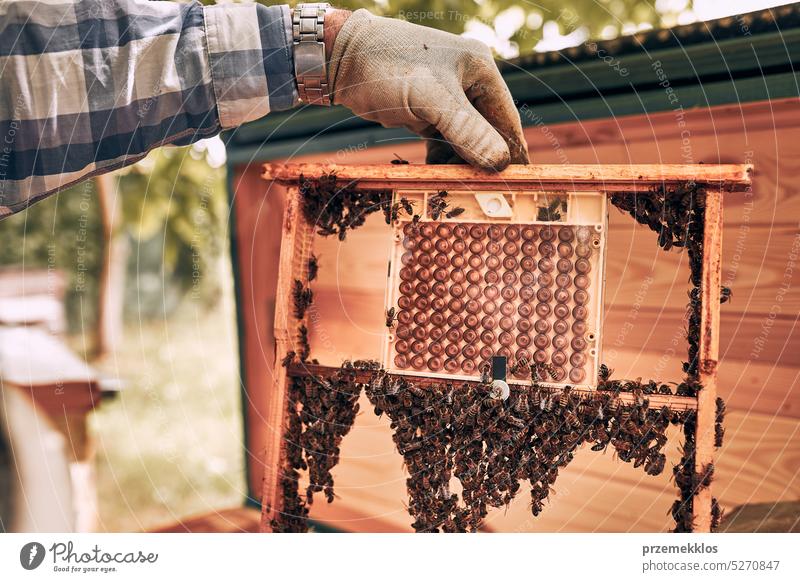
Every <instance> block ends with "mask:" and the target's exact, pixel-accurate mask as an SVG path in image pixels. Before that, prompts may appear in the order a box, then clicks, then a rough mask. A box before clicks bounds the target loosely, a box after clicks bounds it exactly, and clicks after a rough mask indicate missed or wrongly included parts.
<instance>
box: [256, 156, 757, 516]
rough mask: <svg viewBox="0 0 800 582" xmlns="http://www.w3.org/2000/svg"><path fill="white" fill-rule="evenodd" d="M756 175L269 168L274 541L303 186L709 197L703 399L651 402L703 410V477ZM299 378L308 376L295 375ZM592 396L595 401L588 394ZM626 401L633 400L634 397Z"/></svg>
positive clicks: (304, 265)
mask: <svg viewBox="0 0 800 582" xmlns="http://www.w3.org/2000/svg"><path fill="white" fill-rule="evenodd" d="M751 171H752V167H751V166H749V165H733V164H729V165H668V164H660V165H527V166H522V165H520V166H511V167H509V168H507V169H506V170H505V171H503V172H500V173H487V172H483V171H480V170H476V169H473V168H470V167H468V166H427V165H390V164H387V165H371V166H338V165H335V164H312V163H308V164H285V165H284V164H266V165H265V167H264V172H263V178H264V179H265V180H267V181H270V182H277V183H279V184H281V185H284V186H286V187H287V200H286V206H285V213H284V216H283V226H282V229H283V230H282V234H283V239H282V242H281V249H280V264H279V271H278V280H277V293H276V306H275V321H274V338H275V346H274V347H275V360H274V361H275V362H276V368H275V373H274V375H273V383H272V390H270V392H269V395H268V402H267V406H266V411H267V414H266V415H265V418H264V419H263V420H265V421H266V422H268V423H270V426H272V427H275V430H272V431H271V432H270V434H269V436H268V439H267V442H266V444H265V453H264V469H265V471H264V480H263V490H262V500H261V501H262V509H263V511H262V523H261V529H262V531H271V522H272V519H273V517H274V516H275V515H277V514H278V513H279V512H280V511H281V507H282V501H283V500H282V488H281V476H282V471H283V468H284V460H285V453H286V450H285V444H284V442H283V433H284V429H285V417H286V407H287V393H288V386H287V380H288V377H289V372H290V371H291V370H287V368H285V367H283V366H280V362H282V361H283V360H284V358H286V356H287V354H288V353H289V352H290V350H292V349H295V346H296V345H297V340H298V339H299V337H298V330H300V329H301V328H302V327H303V326H306V325H307V322H306V321H305V319H306V318H307V315H306V316H304V318H302V319H299V320H298V319H297V318H296V317H295V314H294V305H293V301H292V287H293V285H294V284H295V281H301V282H302V284H303V285H304V286H307V285H308V282H309V281H308V258H309V257H310V256H311V252H312V246H313V238H314V231H313V228H312V227H311V225H309V224H308V223H306V221H305V218H304V216H303V213H302V212H301V199H300V189H299V184H300V180H301V179H310V180H314V179H316V178H317V177H319V176H322V175H325V174H330V173H335V174H336V175H337V177H338V179H339V181H340V182H341V183H344V184H347V183H352V182H357V183H358V187H359V188H363V189H365V190H378V189H389V190H397V189H406V190H407V189H420V190H422V189H429V190H434V189H435V190H459V189H462V190H463V189H469V190H503V189H505V190H507V189H515V190H536V191H570V192H575V191H599V192H604V193H606V194H607V195H611V194H613V193H619V192H632V193H637V194H638V195H648V193H651V192H652V191H653V190H654V189H655V188H657V187H670V186H678V185H682V184H686V183H694V184H696V185H698V186H699V187H702V188H703V189H704V190H705V192H706V199H705V224H704V228H703V236H704V238H703V249H704V252H703V264H702V284H701V291H700V302H701V304H700V311H701V318H700V338H699V339H700V342H699V355H698V358H699V361H698V371H699V381H700V384H701V385H702V389H701V390H700V391H699V393H698V396H697V397H690V396H664V395H652V396H650V401H651V404H652V405H654V406H662V405H666V406H669V407H671V408H673V409H676V410H686V409H696V410H697V421H696V452H695V467H703V466H705V465H707V464H708V463H711V462H713V459H714V449H715V447H714V425H715V418H716V397H717V365H718V360H719V326H720V285H721V249H722V194H723V192H726V193H727V192H739V191H744V190H746V189H747V188H749V187H750V183H751V177H750V174H751ZM303 370H304V372H302V373H306V374H308V373H313V374H320V375H323V376H324V375H325V374H330V373H332V372H333V369H332V368H326V367H324V366H314V365H304V366H303ZM296 371H298V372H299V370H296ZM583 392H585V393H593V391H591V390H584V391H583ZM620 398H621V399H622V400H626V399H629V398H631V396H630V395H626V394H625V393H623V394H621V395H620ZM692 507H693V525H694V531H695V532H709V531H710V530H711V510H712V497H711V489H710V487H706V488H703V489H701V490H699V491H698V492H697V493H696V494H695V496H694V499H693V505H692Z"/></svg>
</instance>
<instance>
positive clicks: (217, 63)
mask: <svg viewBox="0 0 800 582" xmlns="http://www.w3.org/2000/svg"><path fill="white" fill-rule="evenodd" d="M297 103H298V97H297V88H296V85H295V80H294V64H293V57H292V34H291V17H290V12H289V8H288V7H287V6H269V7H267V6H262V5H259V4H223V5H218V6H207V7H203V6H202V5H201V4H199V3H197V2H194V3H191V4H184V3H177V2H166V1H157V2H148V1H145V0H72V1H70V0H17V1H14V2H2V1H0V218H2V217H3V216H7V215H9V214H13V213H15V212H18V211H20V210H23V209H25V208H27V207H28V206H30V205H31V204H32V203H34V202H36V201H37V200H39V199H41V198H43V197H45V196H47V195H49V194H52V193H54V192H57V191H59V190H61V189H63V188H66V187H67V186H70V185H72V184H74V183H76V182H78V181H80V180H83V179H85V178H88V177H90V176H93V175H96V174H101V173H104V172H107V171H110V170H113V169H116V168H120V167H122V166H125V165H128V164H132V163H134V162H136V161H138V160H140V159H141V158H143V157H144V156H145V155H146V154H147V152H149V151H150V150H151V149H153V148H155V147H157V146H161V145H164V144H179V145H185V144H189V143H192V142H194V141H196V140H199V139H202V138H206V137H209V136H212V135H214V134H216V133H218V132H219V131H221V130H222V129H227V128H231V127H236V126H238V125H240V124H242V123H244V122H246V121H250V120H253V119H257V118H259V117H262V116H264V115H266V114H267V113H269V112H270V111H273V110H281V109H289V108H291V107H293V106H294V105H296V104H297Z"/></svg>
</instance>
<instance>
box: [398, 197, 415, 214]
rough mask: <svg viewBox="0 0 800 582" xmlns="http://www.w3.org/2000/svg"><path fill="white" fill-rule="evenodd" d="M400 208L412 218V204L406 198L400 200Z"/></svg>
mask: <svg viewBox="0 0 800 582" xmlns="http://www.w3.org/2000/svg"><path fill="white" fill-rule="evenodd" d="M400 206H402V207H403V210H405V211H406V214H408V215H409V216H412V215H413V214H414V203H413V202H411V201H410V200H409V199H408V198H400Z"/></svg>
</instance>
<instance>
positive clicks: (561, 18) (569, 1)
mask: <svg viewBox="0 0 800 582" xmlns="http://www.w3.org/2000/svg"><path fill="white" fill-rule="evenodd" d="M261 3H262V4H276V3H277V2H270V1H261ZM290 4H292V5H294V4H297V2H296V1H292V2H290ZM333 4H334V5H335V6H337V7H340V8H348V9H351V10H355V9H358V8H367V9H369V10H370V11H371V12H373V13H375V14H380V15H382V16H391V17H395V18H403V19H405V20H408V21H409V22H414V23H415V24H423V25H425V26H430V27H433V28H438V29H441V30H446V31H448V32H452V33H455V34H460V33H462V32H464V30H465V27H466V26H467V23H468V22H470V21H473V22H475V21H476V22H480V23H483V24H485V25H487V26H489V27H494V26H495V24H496V22H497V21H496V18H497V16H498V15H499V14H501V13H503V12H504V11H507V10H509V9H513V10H514V11H515V12H517V13H520V12H521V13H522V15H523V18H521V19H520V18H517V20H519V21H520V22H521V26H520V27H519V28H518V29H517V30H516V31H515V32H514V33H513V34H512V35H511V36H510V40H511V41H512V42H514V43H516V44H517V45H518V47H519V52H520V54H525V53H529V52H531V51H532V50H533V47H534V46H536V43H537V42H539V40H541V39H542V27H543V24H544V23H545V22H547V21H554V22H556V23H558V25H559V32H560V33H561V34H569V33H570V32H573V31H575V30H576V29H578V28H580V27H585V28H586V29H587V30H588V33H589V37H590V38H598V37H600V35H601V32H603V33H605V34H607V33H608V31H607V30H606V31H604V29H605V28H606V27H609V26H611V27H613V28H614V29H616V31H617V34H619V33H620V32H621V30H622V26H623V25H624V24H626V23H632V24H635V25H638V24H651V25H653V26H655V27H657V26H659V25H661V24H662V22H661V15H660V14H659V13H658V12H657V11H656V9H655V6H654V2H652V1H648V0H537V2H521V1H520V0H483V1H481V2H477V1H475V0H387V1H386V2H375V1H371V0H337V1H334V2H333ZM690 5H691V3H690ZM512 20H514V19H512Z"/></svg>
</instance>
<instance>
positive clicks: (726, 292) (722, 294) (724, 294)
mask: <svg viewBox="0 0 800 582" xmlns="http://www.w3.org/2000/svg"><path fill="white" fill-rule="evenodd" d="M731 297H733V291H731V288H730V287H725V286H724V285H723V286H722V288H720V290H719V302H720V303H728V302H729V301H730V300H731Z"/></svg>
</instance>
